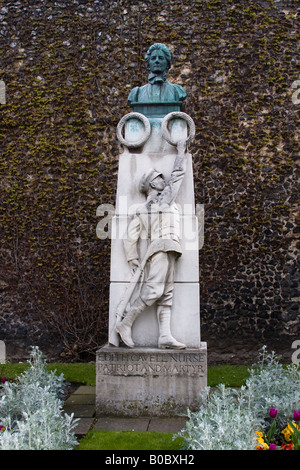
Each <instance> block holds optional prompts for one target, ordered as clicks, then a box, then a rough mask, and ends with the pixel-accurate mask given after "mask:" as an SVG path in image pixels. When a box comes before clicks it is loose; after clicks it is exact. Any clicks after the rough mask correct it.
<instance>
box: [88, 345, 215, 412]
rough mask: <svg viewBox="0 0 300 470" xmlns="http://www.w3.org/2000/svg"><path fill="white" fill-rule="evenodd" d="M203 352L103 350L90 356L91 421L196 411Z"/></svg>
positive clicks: (201, 384)
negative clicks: (94, 417)
mask: <svg viewBox="0 0 300 470" xmlns="http://www.w3.org/2000/svg"><path fill="white" fill-rule="evenodd" d="M206 385H207V346H206V343H204V342H201V344H200V348H199V349H186V350H180V351H179V350H173V349H172V350H171V349H168V350H160V349H150V348H134V349H128V348H115V347H112V346H104V347H103V348H101V349H99V350H98V351H97V356H96V415H97V416H101V415H105V416H109V415H114V416H178V415H179V414H181V413H185V412H186V410H187V408H190V409H191V410H196V409H198V406H199V402H198V398H199V395H200V393H201V390H202V389H203V388H204V387H206Z"/></svg>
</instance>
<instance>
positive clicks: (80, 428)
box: [73, 418, 94, 436]
mask: <svg viewBox="0 0 300 470" xmlns="http://www.w3.org/2000/svg"><path fill="white" fill-rule="evenodd" d="M93 422H94V418H79V421H78V422H77V423H76V426H75V427H74V428H73V432H74V433H75V434H76V436H85V435H86V434H87V433H88V432H89V430H90V429H91V427H92V424H93Z"/></svg>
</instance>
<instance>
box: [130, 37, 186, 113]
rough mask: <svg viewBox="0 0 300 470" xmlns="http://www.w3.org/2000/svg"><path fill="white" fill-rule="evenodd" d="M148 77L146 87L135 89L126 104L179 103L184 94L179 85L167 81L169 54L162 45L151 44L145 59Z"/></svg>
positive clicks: (166, 48)
mask: <svg viewBox="0 0 300 470" xmlns="http://www.w3.org/2000/svg"><path fill="white" fill-rule="evenodd" d="M145 60H146V62H147V65H148V69H149V75H148V83H147V85H143V86H141V87H135V88H133V89H132V90H131V92H130V93H129V96H128V103H129V105H130V106H133V105H134V104H135V103H145V104H154V103H171V102H172V103H175V102H176V103H180V102H182V101H183V100H184V99H185V97H186V92H185V90H184V89H183V88H182V86H180V85H176V84H173V83H170V82H168V81H167V73H168V70H169V68H170V67H171V53H170V51H169V49H168V47H167V46H165V45H164V44H160V43H156V44H153V45H152V46H151V47H150V48H149V50H148V52H147V54H146V57H145Z"/></svg>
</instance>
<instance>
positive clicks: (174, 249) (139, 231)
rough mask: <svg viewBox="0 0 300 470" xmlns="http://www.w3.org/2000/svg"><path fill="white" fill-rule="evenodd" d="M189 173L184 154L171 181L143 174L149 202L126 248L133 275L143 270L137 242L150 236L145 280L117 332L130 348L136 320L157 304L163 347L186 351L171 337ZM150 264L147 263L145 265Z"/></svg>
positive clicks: (132, 228)
mask: <svg viewBox="0 0 300 470" xmlns="http://www.w3.org/2000/svg"><path fill="white" fill-rule="evenodd" d="M184 174H185V165H184V154H183V153H180V154H179V155H178V157H177V158H176V160H175V164H174V168H173V171H172V174H171V177H170V179H169V181H168V182H166V181H165V179H164V177H163V175H162V174H161V173H159V172H158V171H156V170H155V169H154V168H151V169H150V170H149V171H148V172H147V173H146V174H144V175H143V177H142V180H141V182H140V191H141V192H143V193H144V194H145V195H146V197H147V200H146V202H145V204H143V205H142V206H141V207H139V208H138V211H137V213H136V216H135V217H134V218H133V219H132V221H131V222H130V224H129V227H128V238H127V239H126V240H124V249H125V254H126V258H127V261H128V263H129V266H130V268H131V271H132V273H134V272H135V270H136V269H138V268H139V264H140V261H139V255H138V249H137V243H138V241H139V238H140V237H143V238H145V237H147V239H148V242H149V246H148V249H147V254H146V260H144V264H145V273H144V274H145V278H144V282H143V283H142V286H141V290H140V295H139V297H138V298H137V299H136V300H135V301H134V303H133V304H132V305H131V307H130V309H129V311H128V312H127V313H126V315H125V318H124V319H123V320H122V321H121V322H118V323H117V325H116V331H117V333H119V335H120V336H121V338H122V340H123V342H124V343H125V344H126V345H127V346H128V347H131V348H132V347H134V343H133V340H132V337H131V327H132V325H133V322H134V321H135V319H136V318H137V317H138V316H139V315H140V314H141V313H142V312H143V311H144V310H145V309H146V308H147V307H150V306H151V305H153V304H154V303H155V302H156V305H157V319H158V325H159V338H158V347H159V348H172V349H185V347H186V346H185V345H184V344H183V343H180V342H179V341H177V340H176V339H175V338H174V337H173V336H172V334H171V327H170V325H171V312H172V302H173V289H174V269H175V262H176V259H177V258H178V257H179V256H180V255H181V253H182V252H181V246H180V213H179V210H178V207H177V205H176V202H175V199H176V196H177V193H178V190H179V188H180V185H181V182H182V180H183V178H184ZM145 261H146V263H145Z"/></svg>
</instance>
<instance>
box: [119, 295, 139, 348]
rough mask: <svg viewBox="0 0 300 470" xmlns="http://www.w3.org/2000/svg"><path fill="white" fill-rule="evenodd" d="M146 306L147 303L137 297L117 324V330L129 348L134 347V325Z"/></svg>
mask: <svg viewBox="0 0 300 470" xmlns="http://www.w3.org/2000/svg"><path fill="white" fill-rule="evenodd" d="M145 307H146V304H145V303H144V302H143V301H142V300H141V299H137V300H136V301H135V302H134V303H133V304H132V306H131V307H130V310H129V311H128V312H127V313H126V315H125V317H124V318H123V320H122V321H121V322H119V323H118V324H117V326H116V332H117V333H119V335H120V336H121V339H122V341H123V343H125V344H126V346H128V348H134V342H133V340H132V337H131V329H132V325H133V322H134V321H135V320H136V318H137V317H138V316H139V315H140V313H141V312H142V311H143V310H144V309H145Z"/></svg>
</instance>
